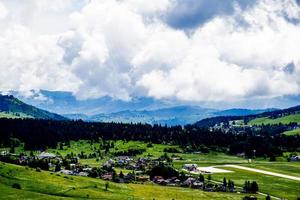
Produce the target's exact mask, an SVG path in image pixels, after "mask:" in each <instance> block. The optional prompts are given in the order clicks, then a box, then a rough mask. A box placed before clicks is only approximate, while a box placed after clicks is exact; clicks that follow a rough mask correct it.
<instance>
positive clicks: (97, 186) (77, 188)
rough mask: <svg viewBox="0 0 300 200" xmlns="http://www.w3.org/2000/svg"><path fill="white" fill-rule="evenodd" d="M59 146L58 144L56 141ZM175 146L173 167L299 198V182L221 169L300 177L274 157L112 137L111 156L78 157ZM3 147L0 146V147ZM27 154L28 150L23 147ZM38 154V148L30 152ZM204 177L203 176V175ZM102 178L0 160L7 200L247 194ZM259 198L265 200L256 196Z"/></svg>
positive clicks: (81, 145)
mask: <svg viewBox="0 0 300 200" xmlns="http://www.w3.org/2000/svg"><path fill="white" fill-rule="evenodd" d="M58 146H59V145H58ZM170 147H172V148H175V149H177V150H178V151H179V152H180V153H167V154H168V155H169V156H170V157H177V158H180V160H173V166H174V167H175V168H176V169H178V170H179V171H181V170H182V165H183V164H187V163H195V164H198V166H199V167H205V166H217V167H219V168H222V169H228V170H231V171H233V173H219V174H213V175H212V180H214V181H218V182H220V181H222V180H223V178H224V177H226V178H227V179H231V180H233V181H234V182H235V184H236V186H243V184H244V182H245V181H246V180H249V181H257V182H258V185H259V188H260V191H261V192H263V193H266V194H271V195H273V196H276V197H282V198H286V199H291V200H292V199H297V197H299V196H300V187H299V186H300V183H299V181H292V180H289V179H284V178H279V177H274V176H268V175H263V174H260V173H255V172H249V171H245V170H241V169H235V168H230V167H224V165H225V164H235V165H242V166H247V167H252V168H257V169H262V170H267V171H271V172H277V173H282V174H286V175H292V176H298V177H300V175H299V174H300V163H297V162H287V161H286V158H285V157H282V158H280V159H277V162H269V161H268V160H265V159H262V158H260V159H256V160H255V162H254V163H248V160H246V159H244V158H243V157H237V156H231V155H227V154H224V153H221V152H210V153H183V151H182V149H181V148H180V147H179V146H175V145H167V144H152V146H151V147H147V144H146V143H143V142H138V141H128V142H124V141H116V142H115V143H114V147H113V148H110V149H109V154H103V158H102V159H96V158H88V159H79V162H80V163H82V164H86V165H89V166H91V167H100V165H101V164H102V163H104V162H106V161H107V160H108V159H110V158H112V154H113V153H114V152H116V151H122V150H127V149H130V148H141V149H146V151H145V152H144V153H143V154H141V155H138V156H136V157H148V156H149V157H151V158H158V157H160V156H161V155H163V154H164V153H165V152H164V149H165V148H170ZM96 149H99V143H90V142H89V141H84V140H80V141H72V142H70V145H63V148H57V149H48V150H47V152H52V153H55V154H60V155H62V156H65V155H67V154H70V153H71V152H73V154H80V153H81V152H84V154H90V153H93V152H95V150H96ZM0 150H3V149H0ZM21 152H24V149H23V147H22V146H20V147H18V148H16V153H21ZM25 152H26V153H30V152H28V151H25ZM33 153H34V154H38V153H39V152H33ZM115 170H116V171H117V172H118V173H119V172H121V171H122V172H123V173H124V174H127V173H128V172H130V170H125V169H121V168H116V169H115ZM206 177H207V176H206ZM15 182H17V183H20V184H21V186H22V189H21V190H18V189H14V188H12V184H13V183H15ZM104 184H105V181H102V180H100V179H96V178H88V177H77V176H66V175H57V174H55V173H51V172H46V171H42V172H36V171H35V170H34V169H30V168H27V167H21V166H16V165H11V164H4V163H1V164H0V191H2V194H4V195H1V196H0V199H1V198H2V197H5V199H87V198H90V199H151V200H152V199H153V198H155V199H156V200H157V199H168V200H169V199H173V198H174V199H208V200H209V199H233V200H234V199H242V196H245V194H232V193H220V192H212V193H209V192H203V191H200V190H195V189H188V188H181V187H166V186H159V185H155V184H152V183H145V184H117V183H112V182H110V183H109V190H108V191H105V190H104ZM259 199H265V198H264V197H263V196H259Z"/></svg>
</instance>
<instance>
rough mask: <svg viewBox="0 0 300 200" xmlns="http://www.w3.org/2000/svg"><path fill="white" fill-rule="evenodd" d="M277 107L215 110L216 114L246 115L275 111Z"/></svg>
mask: <svg viewBox="0 0 300 200" xmlns="http://www.w3.org/2000/svg"><path fill="white" fill-rule="evenodd" d="M274 110H277V109H276V108H267V109H254V110H251V109H243V108H233V109H228V110H222V111H218V112H215V113H214V114H215V115H216V116H245V115H255V114H259V113H263V112H268V111H274Z"/></svg>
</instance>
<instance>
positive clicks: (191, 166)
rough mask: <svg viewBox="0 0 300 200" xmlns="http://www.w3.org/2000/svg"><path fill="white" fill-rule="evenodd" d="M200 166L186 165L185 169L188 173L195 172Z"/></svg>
mask: <svg viewBox="0 0 300 200" xmlns="http://www.w3.org/2000/svg"><path fill="white" fill-rule="evenodd" d="M197 168H198V165H197V164H184V165H183V169H185V170H188V171H195V170H197Z"/></svg>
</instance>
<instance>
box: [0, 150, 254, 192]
mask: <svg viewBox="0 0 300 200" xmlns="http://www.w3.org/2000/svg"><path fill="white" fill-rule="evenodd" d="M173 159H178V158H173ZM0 160H1V161H4V162H9V163H13V164H18V165H23V166H28V167H31V168H35V169H36V171H37V172H39V171H41V170H47V171H51V173H55V174H56V175H57V176H68V175H71V176H84V177H92V178H100V179H102V180H105V181H108V182H109V181H112V182H116V183H135V184H158V185H161V186H174V187H189V188H193V189H200V190H203V191H207V192H232V193H236V192H238V191H237V190H236V188H235V185H234V182H233V181H231V180H226V178H225V177H224V180H223V182H216V181H212V180H211V175H212V174H213V173H218V172H223V173H224V172H225V173H229V172H230V171H227V170H222V169H217V168H214V167H198V165H197V164H183V166H182V170H177V169H175V168H173V167H172V159H171V158H169V157H168V155H167V154H164V155H163V156H161V157H160V158H158V159H150V158H135V157H131V156H116V157H114V158H110V159H108V160H107V161H106V162H105V163H103V164H102V165H101V166H99V167H90V166H88V165H82V164H81V163H80V162H79V160H80V158H79V157H76V156H75V157H69V156H66V157H62V156H58V155H55V154H54V153H48V152H40V153H39V154H37V155H29V156H27V155H24V154H21V155H17V154H11V153H9V152H4V151H2V152H1V155H0ZM116 169H118V171H119V173H117V171H116ZM123 171H126V172H127V173H123ZM204 175H208V177H207V178H204ZM257 187H258V186H257ZM239 192H243V193H256V192H257V191H252V189H251V188H248V189H246V188H244V189H243V190H242V191H239Z"/></svg>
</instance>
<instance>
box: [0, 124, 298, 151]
mask: <svg viewBox="0 0 300 200" xmlns="http://www.w3.org/2000/svg"><path fill="white" fill-rule="evenodd" d="M0 136H1V137H0V145H1V146H11V145H12V140H11V138H18V139H19V140H20V141H21V142H24V144H25V146H24V147H25V149H26V150H37V149H38V150H41V149H46V148H57V147H58V145H59V143H60V142H68V141H70V140H79V139H85V140H91V141H94V142H97V141H99V139H102V140H127V141H129V140H133V141H144V142H147V143H156V144H176V145H181V146H182V147H184V148H185V149H190V150H192V149H203V148H204V149H205V148H206V147H207V148H208V149H212V150H218V149H221V150H222V151H228V152H229V153H232V154H237V153H241V152H245V153H246V155H247V156H253V150H254V149H255V150H256V153H255V156H265V155H267V156H271V155H280V154H281V153H282V152H283V151H296V150H297V149H298V148H299V142H300V136H299V135H298V136H284V135H269V134H268V129H267V128H265V129H262V131H260V132H259V133H253V132H252V131H251V130H249V131H247V132H245V133H243V134H236V133H231V132H227V133H224V132H222V131H211V130H209V129H208V128H203V127H198V126H194V125H187V126H185V127H181V126H173V127H167V126H161V125H149V124H140V123H139V124H124V123H101V122H84V121H81V120H78V121H53V120H37V119H0ZM262 144H264V145H262ZM298 150H299V149H298Z"/></svg>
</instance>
